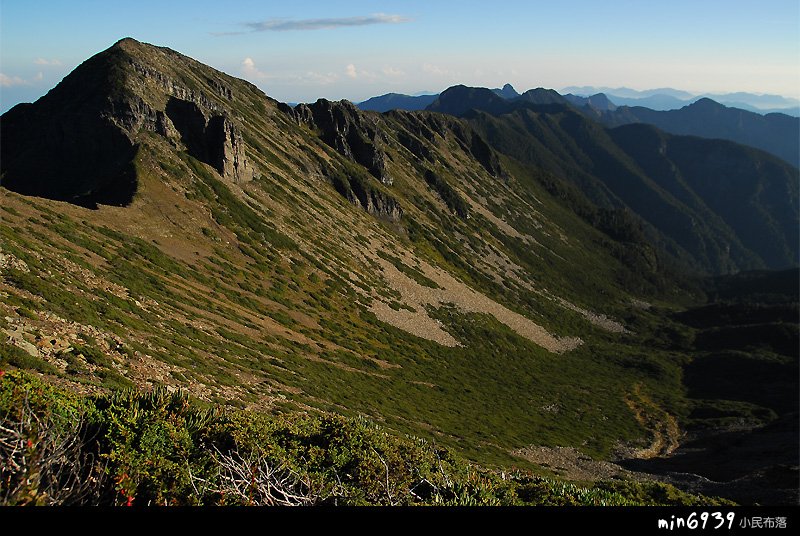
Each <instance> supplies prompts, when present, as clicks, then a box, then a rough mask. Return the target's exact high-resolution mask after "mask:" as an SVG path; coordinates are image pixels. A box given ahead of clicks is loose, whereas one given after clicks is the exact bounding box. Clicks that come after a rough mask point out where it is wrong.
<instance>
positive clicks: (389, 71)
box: [381, 66, 406, 76]
mask: <svg viewBox="0 0 800 536" xmlns="http://www.w3.org/2000/svg"><path fill="white" fill-rule="evenodd" d="M381 71H382V72H383V74H385V75H386V76H403V75H405V74H406V73H405V71H403V70H401V69H396V68H394V67H392V66H386V67H384V68H383V69H381Z"/></svg>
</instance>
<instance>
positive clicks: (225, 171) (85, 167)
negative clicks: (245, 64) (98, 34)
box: [0, 37, 267, 206]
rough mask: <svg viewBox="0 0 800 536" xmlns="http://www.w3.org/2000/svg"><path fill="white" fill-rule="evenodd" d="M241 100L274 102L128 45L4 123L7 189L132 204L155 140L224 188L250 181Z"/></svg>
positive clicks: (190, 64)
mask: <svg viewBox="0 0 800 536" xmlns="http://www.w3.org/2000/svg"><path fill="white" fill-rule="evenodd" d="M234 94H236V95H237V97H238V98H243V99H245V100H249V99H256V100H259V101H265V100H267V98H266V96H265V95H264V94H263V93H261V92H260V91H258V90H257V89H256V88H255V87H254V86H252V85H251V84H249V83H247V82H244V81H242V80H237V79H235V78H232V77H230V76H228V75H225V74H224V73H221V72H219V71H217V70H215V69H212V68H211V67H208V66H205V65H203V64H201V63H199V62H197V61H195V60H193V59H191V58H188V57H186V56H184V55H182V54H179V53H177V52H175V51H173V50H170V49H168V48H162V47H156V46H153V45H149V44H146V43H141V42H139V41H137V40H135V39H132V38H130V37H126V38H124V39H121V40H119V41H117V42H116V43H115V44H114V45H112V46H111V47H109V48H108V49H106V50H104V51H102V52H100V53H98V54H96V55H95V56H93V57H91V58H89V59H88V60H86V61H85V62H84V63H82V64H81V65H79V66H78V67H77V68H76V69H75V70H74V71H72V72H71V73H70V74H69V75H68V76H67V77H66V78H64V80H62V82H61V83H60V84H58V86H56V87H55V88H53V89H52V90H51V91H50V92H49V93H48V94H47V95H45V96H44V97H42V98H41V99H39V100H38V101H37V102H36V103H34V104H24V105H18V106H16V107H14V108H13V109H11V110H9V111H8V112H7V113H6V114H4V115H3V130H2V133H0V135H1V136H2V139H1V141H2V143H0V151H1V152H2V154H1V156H2V171H3V178H2V185H3V186H5V187H6V188H9V189H10V190H15V191H17V192H19V193H23V194H28V195H37V196H41V197H49V198H53V199H58V200H66V201H70V202H73V203H76V204H83V205H87V206H95V205H96V204H97V203H101V204H109V205H126V204H128V203H130V201H131V200H132V199H133V196H134V194H135V193H136V190H137V182H138V174H137V172H136V166H135V158H136V154H137V151H138V148H139V146H140V144H141V142H142V141H143V140H144V139H145V138H148V137H149V136H151V135H152V134H157V135H159V136H161V137H162V138H163V139H164V140H165V141H167V142H168V143H169V144H171V145H173V146H175V147H181V148H185V149H186V151H187V152H188V153H189V154H190V155H192V156H194V157H195V158H197V159H198V160H200V161H201V162H205V163H206V164H208V165H210V166H211V167H213V168H214V169H215V170H216V171H217V172H218V173H219V174H220V175H221V176H222V177H223V178H225V179H228V180H230V181H234V182H241V181H247V180H249V179H250V178H252V176H253V172H252V169H251V167H250V165H249V163H248V161H247V159H246V158H245V154H244V149H243V141H242V135H241V133H240V127H239V126H238V124H237V123H236V120H234V119H233V118H234V117H236V116H237V115H240V114H239V113H237V111H236V110H234V106H235V101H236V100H237V99H235V98H234ZM261 107H262V108H263V107H264V104H263V103H262V104H261ZM31 153H36V154H40V155H42V156H43V157H42V158H30V155H31Z"/></svg>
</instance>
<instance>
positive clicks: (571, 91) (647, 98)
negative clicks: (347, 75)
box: [357, 84, 800, 117]
mask: <svg viewBox="0 0 800 536" xmlns="http://www.w3.org/2000/svg"><path fill="white" fill-rule="evenodd" d="M492 91H494V92H495V93H496V94H497V95H499V96H501V97H503V98H506V99H514V98H517V97H519V96H520V94H519V93H518V92H517V91H516V90H515V89H514V87H513V86H512V85H511V84H506V85H505V86H503V88H502V89H500V88H496V89H493V90H492ZM560 94H561V95H564V96H565V97H568V96H569V95H572V96H574V97H583V98H588V97H592V96H594V95H597V94H603V95H604V96H605V98H607V99H608V100H609V102H610V103H612V104H613V105H614V106H640V107H644V108H650V109H652V110H662V111H663V110H677V109H679V108H683V107H684V106H688V105H689V104H692V103H693V102H697V101H698V100H700V99H703V98H708V99H712V100H714V101H716V102H718V103H720V104H724V105H725V106H728V107H731V108H739V109H742V110H747V111H748V112H754V113H757V114H762V115H763V114H771V113H782V114H786V115H791V116H793V117H800V100H798V99H792V98H787V97H783V96H780V95H756V94H754V93H744V92H738V93H725V94H704V95H693V94H691V93H688V92H686V91H681V90H677V89H671V88H660V89H650V90H646V91H637V90H635V89H630V88H624V87H620V88H608V87H593V86H570V87H566V88H563V89H562V90H561V92H560ZM436 96H437V95H434V94H431V95H420V96H411V95H403V94H400V93H387V94H386V95H381V96H379V97H372V98H371V99H367V100H365V101H363V102H360V103H358V104H357V106H358V107H359V108H361V109H362V110H372V111H375V112H381V113H382V112H386V111H389V110H408V111H414V110H424V109H425V108H426V107H427V106H429V105H430V104H431V103H432V102H433V101H434V99H435V98H436Z"/></svg>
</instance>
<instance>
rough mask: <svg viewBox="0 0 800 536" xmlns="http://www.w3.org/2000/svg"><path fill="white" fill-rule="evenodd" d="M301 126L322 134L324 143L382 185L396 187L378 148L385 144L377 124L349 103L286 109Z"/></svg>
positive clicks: (316, 104)
mask: <svg viewBox="0 0 800 536" xmlns="http://www.w3.org/2000/svg"><path fill="white" fill-rule="evenodd" d="M284 111H286V112H288V113H290V114H291V115H292V116H293V117H294V118H295V120H296V121H297V122H299V123H305V124H307V125H308V126H309V127H311V128H312V129H317V130H319V131H320V139H322V141H324V142H325V143H326V144H327V145H328V146H330V147H332V148H334V149H336V151H337V152H338V153H339V154H341V155H342V156H345V157H347V158H349V159H350V160H352V161H353V162H355V163H357V164H360V165H362V166H364V167H365V168H367V169H368V170H369V172H370V173H371V174H372V175H373V176H374V177H375V178H376V179H378V180H379V181H381V182H382V183H383V184H385V185H387V186H391V185H392V178H391V177H390V176H389V175H388V174H387V172H386V155H385V154H384V152H383V151H381V150H380V148H379V147H378V146H379V144H380V143H382V142H383V141H385V140H383V137H384V136H383V134H382V133H381V131H380V129H379V127H378V124H377V122H376V121H375V120H374V119H372V118H371V117H369V116H368V115H366V114H364V113H362V112H360V111H359V110H358V108H356V107H355V105H354V104H353V103H351V102H349V101H339V102H331V101H329V100H326V99H319V100H318V101H317V102H315V103H314V104H298V105H297V106H295V107H294V109H291V108H289V107H285V108H284Z"/></svg>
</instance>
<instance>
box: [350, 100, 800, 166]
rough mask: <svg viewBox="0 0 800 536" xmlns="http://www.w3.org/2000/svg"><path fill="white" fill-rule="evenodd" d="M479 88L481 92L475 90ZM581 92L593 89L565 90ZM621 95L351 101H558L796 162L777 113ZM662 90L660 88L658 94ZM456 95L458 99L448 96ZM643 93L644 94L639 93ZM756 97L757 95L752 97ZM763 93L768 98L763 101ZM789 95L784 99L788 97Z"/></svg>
mask: <svg viewBox="0 0 800 536" xmlns="http://www.w3.org/2000/svg"><path fill="white" fill-rule="evenodd" d="M478 89H481V91H478ZM567 89H572V90H574V91H576V92H583V91H585V90H587V89H593V88H567ZM621 89H622V90H623V93H625V94H626V95H630V94H636V95H639V96H637V97H624V98H621V99H619V102H615V100H614V98H612V97H610V96H608V95H606V94H605V93H596V94H592V95H590V96H582V95H579V94H573V93H567V94H565V95H561V94H559V93H558V92H557V91H555V90H552V89H544V88H536V89H531V90H528V91H526V92H524V93H522V94H520V93H519V92H517V91H516V90H515V89H514V87H513V86H511V84H506V85H505V86H503V88H495V89H484V88H468V87H466V86H454V87H452V88H450V89H448V90H447V91H448V92H449V95H448V98H447V99H444V100H440V99H437V95H422V96H418V97H412V96H408V95H400V94H396V93H390V94H387V95H383V96H380V97H373V98H372V99H369V100H367V101H364V102H362V103H359V104H357V106H358V107H359V108H361V109H363V110H373V111H379V112H386V111H388V110H392V109H396V110H406V111H417V110H429V111H436V112H442V113H447V114H450V115H458V116H460V115H462V114H464V113H465V112H466V111H467V110H469V109H471V108H475V109H479V110H483V111H486V112H489V113H491V114H494V115H500V114H503V113H508V112H510V111H512V110H514V109H516V106H517V103H519V102H526V103H529V104H539V105H542V104H563V105H569V106H573V107H575V108H576V109H577V110H578V111H580V112H581V113H583V114H584V115H587V116H588V117H590V118H592V119H594V120H596V121H599V122H601V123H602V124H604V125H605V126H607V127H617V126H621V125H626V124H630V123H647V124H651V125H655V126H657V127H658V128H660V129H662V130H664V131H666V132H669V133H672V134H683V135H690V136H700V137H703V138H719V139H725V140H730V141H735V142H737V143H742V144H745V145H750V146H752V147H756V148H758V149H762V150H764V151H767V152H769V153H771V154H773V155H775V156H778V157H779V158H782V159H783V160H785V161H786V162H789V163H790V164H792V165H794V166H795V167H797V166H800V119H798V118H797V117H792V116H789V115H787V114H782V113H769V114H766V115H765V114H763V113H759V112H752V111H749V110H745V109H741V108H735V107H728V106H725V105H723V104H720V103H718V102H715V101H714V100H712V99H710V98H701V99H695V100H680V99H679V97H684V96H685V95H686V93H685V92H680V91H678V90H670V89H666V90H661V89H659V90H652V91H651V92H635V91H634V90H626V89H625V88H621ZM662 91H664V92H662ZM456 94H458V98H454V95H456ZM642 95H644V96H642ZM730 95H733V96H735V97H736V98H745V97H746V96H747V95H748V94H744V93H735V94H730ZM754 97H759V96H757V95H756V96H754ZM761 97H763V98H762V102H773V103H779V102H783V101H779V100H778V99H783V97H777V96H774V98H773V97H771V96H767V95H765V96H761ZM767 97H770V98H772V100H767ZM788 100H789V99H784V101H788ZM639 101H643V102H654V103H656V104H659V103H660V104H661V105H663V106H654V107H653V108H648V107H645V106H628V105H625V104H620V102H639ZM669 102H673V103H676V104H675V105H676V106H678V104H681V106H678V108H679V109H675V110H661V109H660V108H664V107H667V105H668V103H669Z"/></svg>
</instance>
